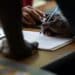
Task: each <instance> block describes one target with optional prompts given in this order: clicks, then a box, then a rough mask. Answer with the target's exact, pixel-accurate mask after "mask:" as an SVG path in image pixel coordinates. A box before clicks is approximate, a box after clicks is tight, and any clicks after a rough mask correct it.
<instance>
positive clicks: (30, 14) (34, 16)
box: [22, 6, 44, 27]
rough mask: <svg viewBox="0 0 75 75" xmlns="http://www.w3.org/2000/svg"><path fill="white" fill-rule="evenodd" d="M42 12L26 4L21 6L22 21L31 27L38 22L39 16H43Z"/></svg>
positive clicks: (39, 20)
mask: <svg viewBox="0 0 75 75" xmlns="http://www.w3.org/2000/svg"><path fill="white" fill-rule="evenodd" d="M43 14H44V13H43V12H42V11H40V10H38V9H35V8H32V7H31V6H26V7H23V8H22V15H23V17H22V22H23V23H24V25H25V26H27V27H33V26H35V25H37V23H38V22H41V18H42V17H43Z"/></svg>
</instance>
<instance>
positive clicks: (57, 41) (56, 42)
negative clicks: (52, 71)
mask: <svg viewBox="0 0 75 75" xmlns="http://www.w3.org/2000/svg"><path fill="white" fill-rule="evenodd" d="M23 35H24V39H25V40H27V41H29V42H35V41H36V42H38V43H39V46H38V48H39V49H42V50H49V51H54V50H56V49H58V48H61V47H63V46H65V45H68V44H70V43H71V42H72V39H70V38H59V37H48V36H45V35H43V34H40V32H32V31H23Z"/></svg>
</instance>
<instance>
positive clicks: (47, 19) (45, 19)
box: [40, 7, 58, 33]
mask: <svg viewBox="0 0 75 75" xmlns="http://www.w3.org/2000/svg"><path fill="white" fill-rule="evenodd" d="M57 10H58V7H56V8H55V10H54V11H53V12H52V14H51V15H50V14H49V15H48V17H47V18H44V19H43V20H42V24H41V31H40V33H42V31H43V27H42V25H43V24H44V23H48V22H49V21H50V20H51V18H52V17H53V15H54V14H55V13H56V12H57Z"/></svg>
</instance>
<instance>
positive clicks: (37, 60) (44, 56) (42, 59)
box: [0, 1, 75, 68]
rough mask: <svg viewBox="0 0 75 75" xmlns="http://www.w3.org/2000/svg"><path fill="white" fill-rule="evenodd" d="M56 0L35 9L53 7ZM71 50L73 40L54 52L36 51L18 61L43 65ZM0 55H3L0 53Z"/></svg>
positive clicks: (73, 43) (74, 49)
mask: <svg viewBox="0 0 75 75" xmlns="http://www.w3.org/2000/svg"><path fill="white" fill-rule="evenodd" d="M55 5H56V2H54V1H52V2H48V3H46V4H45V5H42V6H41V7H37V9H40V10H42V11H45V10H46V9H48V8H53V7H55ZM25 30H31V31H39V30H38V29H32V28H30V29H25ZM71 51H75V41H74V42H72V43H71V44H70V45H68V46H65V47H63V48H61V49H58V50H56V51H54V52H49V51H41V50H39V51H38V54H36V55H33V56H31V57H29V58H27V59H25V60H23V61H20V63H23V64H27V65H30V66H32V67H34V68H40V67H42V66H45V65H47V64H49V63H51V62H52V61H54V60H55V59H57V58H58V57H60V56H62V55H64V54H66V53H68V52H71ZM0 57H3V56H2V55H0Z"/></svg>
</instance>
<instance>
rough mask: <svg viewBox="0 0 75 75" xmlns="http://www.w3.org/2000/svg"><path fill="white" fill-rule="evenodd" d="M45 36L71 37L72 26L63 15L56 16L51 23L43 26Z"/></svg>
mask: <svg viewBox="0 0 75 75" xmlns="http://www.w3.org/2000/svg"><path fill="white" fill-rule="evenodd" d="M42 29H43V34H45V35H47V36H60V37H69V36H71V35H72V33H71V29H70V24H69V23H68V22H67V20H65V19H63V18H62V16H61V15H54V16H53V17H52V19H51V20H50V22H49V23H44V24H43V25H42Z"/></svg>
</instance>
